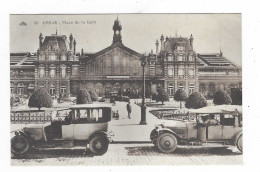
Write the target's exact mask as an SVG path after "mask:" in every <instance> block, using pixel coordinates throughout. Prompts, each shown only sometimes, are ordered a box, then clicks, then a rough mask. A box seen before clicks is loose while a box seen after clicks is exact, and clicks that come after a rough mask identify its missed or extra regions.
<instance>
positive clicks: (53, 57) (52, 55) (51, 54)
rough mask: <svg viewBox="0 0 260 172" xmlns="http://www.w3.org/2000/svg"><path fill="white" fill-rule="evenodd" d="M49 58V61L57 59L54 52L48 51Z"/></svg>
mask: <svg viewBox="0 0 260 172" xmlns="http://www.w3.org/2000/svg"><path fill="white" fill-rule="evenodd" d="M49 59H50V60H51V61H55V60H57V57H56V55H55V53H50V54H49Z"/></svg>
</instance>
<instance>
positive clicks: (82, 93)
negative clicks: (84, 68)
mask: <svg viewBox="0 0 260 172" xmlns="http://www.w3.org/2000/svg"><path fill="white" fill-rule="evenodd" d="M86 103H92V100H91V96H90V94H89V93H88V92H87V91H86V90H79V92H78V96H77V104H86Z"/></svg>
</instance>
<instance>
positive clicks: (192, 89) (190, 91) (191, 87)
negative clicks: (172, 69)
mask: <svg viewBox="0 0 260 172" xmlns="http://www.w3.org/2000/svg"><path fill="white" fill-rule="evenodd" d="M193 92H194V84H190V85H189V94H191V93H193Z"/></svg>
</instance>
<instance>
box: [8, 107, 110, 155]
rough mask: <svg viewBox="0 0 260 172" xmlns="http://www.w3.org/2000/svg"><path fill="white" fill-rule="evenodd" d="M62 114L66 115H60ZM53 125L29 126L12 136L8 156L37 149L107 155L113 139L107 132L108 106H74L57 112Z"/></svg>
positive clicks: (50, 123) (14, 132)
mask: <svg viewBox="0 0 260 172" xmlns="http://www.w3.org/2000/svg"><path fill="white" fill-rule="evenodd" d="M62 112H63V114H64V112H65V115H62ZM56 116H57V118H56V120H53V121H52V122H49V123H45V124H41V125H39V124H38V125H36V124H34V125H31V124H30V126H26V127H24V128H23V129H22V130H18V131H13V132H12V133H11V135H12V137H11V152H12V153H13V154H15V155H22V154H25V153H27V152H28V151H29V149H30V148H32V147H34V148H36V149H75V148H84V149H85V150H86V149H87V146H89V149H90V151H91V152H93V153H94V154H97V155H102V154H104V153H106V152H107V149H108V145H109V142H110V141H111V137H112V136H113V133H112V132H108V122H109V121H111V105H110V104H104V103H100V104H82V105H73V106H72V107H70V108H69V109H67V110H66V109H64V110H62V111H57V115H56Z"/></svg>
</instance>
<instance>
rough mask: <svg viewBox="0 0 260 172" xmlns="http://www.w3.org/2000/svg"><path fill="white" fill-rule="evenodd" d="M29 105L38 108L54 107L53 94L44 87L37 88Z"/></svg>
mask: <svg viewBox="0 0 260 172" xmlns="http://www.w3.org/2000/svg"><path fill="white" fill-rule="evenodd" d="M28 106H29V107H37V108H38V110H41V108H42V107H46V108H50V107H52V98H51V95H50V94H49V93H48V92H47V91H46V90H45V89H43V88H40V89H37V90H36V91H34V92H33V93H32V95H31V96H30V98H29V103H28Z"/></svg>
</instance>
